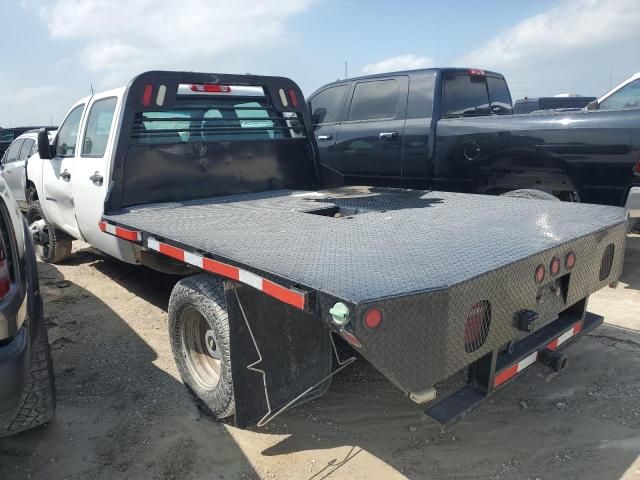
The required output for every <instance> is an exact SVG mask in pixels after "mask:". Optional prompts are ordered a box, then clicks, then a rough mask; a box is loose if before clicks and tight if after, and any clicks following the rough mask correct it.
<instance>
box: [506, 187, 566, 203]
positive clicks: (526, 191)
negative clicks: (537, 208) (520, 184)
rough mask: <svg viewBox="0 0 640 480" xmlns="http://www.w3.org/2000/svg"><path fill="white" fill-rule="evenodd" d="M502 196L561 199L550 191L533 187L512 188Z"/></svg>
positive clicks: (557, 200) (555, 200)
mask: <svg viewBox="0 0 640 480" xmlns="http://www.w3.org/2000/svg"><path fill="white" fill-rule="evenodd" d="M500 196H501V197H515V198H531V199H534V200H551V201H554V202H560V201H561V200H560V199H559V198H558V197H556V196H554V195H551V194H550V193H547V192H543V191H542V190H535V189H533V188H521V189H519V190H511V191H510V192H505V193H503V194H501V195H500Z"/></svg>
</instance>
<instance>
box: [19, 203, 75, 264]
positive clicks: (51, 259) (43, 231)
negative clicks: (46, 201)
mask: <svg viewBox="0 0 640 480" xmlns="http://www.w3.org/2000/svg"><path fill="white" fill-rule="evenodd" d="M27 223H28V224H29V230H31V236H32V238H33V244H34V245H35V247H36V254H37V255H38V258H40V260H42V261H43V262H47V263H59V262H62V261H64V260H66V259H67V258H69V256H70V255H71V243H72V241H73V239H72V238H71V237H69V236H68V235H66V234H65V233H63V232H61V231H60V230H56V229H55V228H54V226H53V225H51V223H50V222H49V221H48V220H47V218H46V217H45V216H44V213H43V211H42V207H41V206H40V202H39V201H37V200H36V201H34V202H31V204H30V205H29V211H28V212H27Z"/></svg>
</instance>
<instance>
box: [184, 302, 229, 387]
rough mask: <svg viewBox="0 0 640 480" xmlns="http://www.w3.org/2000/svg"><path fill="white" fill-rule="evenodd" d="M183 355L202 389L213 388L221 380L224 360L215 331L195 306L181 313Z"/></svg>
mask: <svg viewBox="0 0 640 480" xmlns="http://www.w3.org/2000/svg"><path fill="white" fill-rule="evenodd" d="M180 320H181V321H180V325H182V335H181V337H182V346H183V355H184V359H185V362H186V364H187V368H188V369H189V372H190V374H191V377H192V378H193V380H194V382H195V384H196V385H197V387H198V388H200V389H201V390H213V389H214V388H215V387H216V386H217V385H218V382H219V381H220V371H221V370H222V361H221V360H220V349H219V348H218V344H217V342H216V339H215V333H214V331H213V329H212V328H211V326H210V325H209V323H208V322H207V320H206V319H205V318H204V316H203V315H202V314H201V313H200V312H199V311H198V310H197V309H195V308H194V307H186V308H184V309H183V310H182V312H181V313H180Z"/></svg>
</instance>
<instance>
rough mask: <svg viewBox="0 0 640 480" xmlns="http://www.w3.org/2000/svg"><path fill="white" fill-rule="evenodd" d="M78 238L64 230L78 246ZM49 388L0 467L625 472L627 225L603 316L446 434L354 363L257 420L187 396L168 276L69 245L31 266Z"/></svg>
mask: <svg viewBox="0 0 640 480" xmlns="http://www.w3.org/2000/svg"><path fill="white" fill-rule="evenodd" d="M77 243H78V242H77ZM40 275H41V282H42V289H43V292H44V299H45V314H46V317H47V322H48V326H49V335H50V341H51V345H52V349H53V358H54V362H55V373H56V377H57V388H58V410H57V415H56V418H55V420H54V421H53V422H52V423H51V424H50V425H48V426H45V427H43V428H39V429H36V430H34V431H31V432H26V433H23V434H20V435H17V436H15V437H12V438H8V439H3V440H0V479H2V480H13V479H20V480H22V479H44V480H55V479H125V478H126V479H129V478H145V479H146V478H149V479H156V478H157V479H245V478H246V479H252V478H264V479H271V478H274V479H296V480H298V479H309V480H320V479H366V480H372V479H396V478H410V479H472V478H473V479H480V478H482V479H484V478H491V479H531V480H534V479H540V480H547V479H581V480H582V479H598V480H601V479H619V478H622V477H624V478H628V479H640V460H638V459H639V458H640V457H639V455H640V402H639V400H640V373H639V372H640V318H639V317H638V312H639V311H640V236H632V237H630V238H629V245H628V251H627V261H626V267H625V273H624V276H623V279H622V282H621V283H620V285H619V287H618V288H617V289H605V290H603V291H601V292H599V293H598V294H597V295H594V296H593V297H592V300H591V303H590V309H591V310H592V311H594V312H595V313H599V314H603V315H605V316H606V319H607V324H606V326H603V327H602V328H600V329H599V330H597V331H596V332H595V333H593V334H591V335H589V336H588V337H587V338H584V339H582V340H581V341H579V342H577V343H576V344H573V345H570V346H569V347H568V349H567V351H568V353H569V359H570V366H569V368H568V369H567V370H565V371H563V372H562V373H560V374H552V373H549V371H548V370H545V369H543V368H542V367H540V366H537V365H536V366H533V367H531V369H530V371H528V372H527V373H526V374H524V375H523V376H522V378H521V379H520V380H519V381H517V382H515V384H514V385H513V386H511V387H510V388H508V389H506V390H505V391H504V392H501V393H500V394H498V395H497V396H495V397H494V398H493V399H492V400H490V401H489V402H487V403H485V404H484V405H483V406H482V407H481V408H480V409H479V410H478V411H477V412H475V413H474V414H473V415H471V416H469V417H467V418H466V419H465V420H464V421H463V422H461V423H460V424H458V425H456V426H455V427H454V428H453V429H451V431H449V432H442V431H441V430H440V429H439V428H438V427H437V426H436V425H435V424H434V423H433V422H432V421H431V420H429V419H427V418H426V417H425V416H424V415H423V414H422V413H421V410H420V408H417V407H416V406H415V405H414V404H412V403H411V402H410V401H409V400H407V399H406V398H404V397H403V395H402V394H401V393H400V392H399V391H397V390H396V389H395V388H394V387H393V386H392V385H391V384H389V383H388V382H387V381H386V380H385V379H384V378H383V377H382V376H381V375H379V374H377V373H376V372H375V371H374V370H373V369H371V368H370V367H367V366H366V365H365V364H364V362H357V363H356V365H355V366H354V367H352V368H351V369H350V370H348V371H346V372H344V373H343V374H341V375H340V376H339V377H338V378H337V379H336V381H335V382H334V385H333V386H332V388H331V390H330V391H329V393H328V394H327V395H326V396H325V397H323V398H322V399H320V400H317V401H314V402H312V403H310V404H307V405H305V406H303V407H300V408H297V409H294V410H292V411H290V412H288V413H286V414H284V415H282V416H281V417H279V418H278V419H277V420H276V421H275V422H274V423H273V424H271V425H269V427H268V428H265V429H257V430H253V431H243V430H239V429H236V428H234V427H232V426H229V425H226V424H221V423H215V422H212V421H210V420H208V419H206V418H204V417H201V415H200V414H199V412H198V411H197V410H196V409H195V408H194V406H193V405H192V402H191V400H190V398H189V396H188V395H187V393H186V392H185V389H184V387H183V386H182V384H181V382H180V379H179V377H178V375H177V371H176V369H175V367H174V363H173V358H172V355H171V351H170V349H169V343H168V339H167V333H166V308H167V299H168V297H169V292H170V291H171V288H172V285H173V283H174V282H175V281H176V279H175V278H174V277H171V276H167V275H161V274H158V273H155V272H152V271H150V270H147V269H144V268H142V267H133V266H129V265H125V264H122V263H118V262H115V261H112V260H105V259H104V258H102V257H100V256H98V255H97V254H95V253H94V252H93V251H92V250H91V249H90V248H88V246H87V245H83V244H80V243H78V244H77V245H76V246H75V254H74V256H73V257H72V258H71V259H70V260H69V261H67V262H66V263H65V264H64V265H60V266H57V267H53V266H50V265H46V264H40Z"/></svg>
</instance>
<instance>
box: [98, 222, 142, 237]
mask: <svg viewBox="0 0 640 480" xmlns="http://www.w3.org/2000/svg"><path fill="white" fill-rule="evenodd" d="M98 227H100V230H102V231H103V232H105V233H110V234H111V235H115V236H116V237H120V238H124V239H125V240H129V241H131V242H141V241H142V234H141V233H140V232H138V231H136V230H129V229H126V228H122V227H116V226H115V225H111V224H110V223H107V222H102V221H101V222H98Z"/></svg>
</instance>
